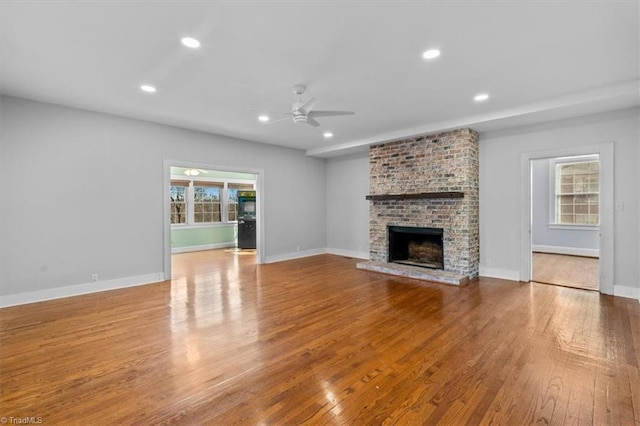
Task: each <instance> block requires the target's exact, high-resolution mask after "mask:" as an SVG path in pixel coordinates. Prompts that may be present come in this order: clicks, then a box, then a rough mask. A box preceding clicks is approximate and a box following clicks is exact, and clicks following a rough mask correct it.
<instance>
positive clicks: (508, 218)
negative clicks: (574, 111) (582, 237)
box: [480, 109, 640, 289]
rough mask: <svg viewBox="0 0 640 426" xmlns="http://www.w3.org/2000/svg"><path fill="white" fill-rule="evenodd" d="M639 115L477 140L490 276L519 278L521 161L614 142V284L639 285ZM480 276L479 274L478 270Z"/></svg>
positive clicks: (483, 242) (619, 114) (484, 253)
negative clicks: (619, 205) (616, 206)
mask: <svg viewBox="0 0 640 426" xmlns="http://www.w3.org/2000/svg"><path fill="white" fill-rule="evenodd" d="M638 126H639V123H638V110H637V109H626V110H621V111H615V112H612V113H605V114H598V115H591V116H584V117H580V118H576V119H569V120H562V121H555V122H548V123H544V124H540V125H535V126H528V127H519V128H514V129H508V130H504V131H497V132H491V133H486V134H481V135H480V261H481V265H483V266H484V267H485V268H488V267H491V268H492V269H493V271H492V272H494V273H496V272H497V273H498V274H503V275H511V274H515V275H516V276H518V274H519V265H520V262H521V259H520V221H521V217H522V216H521V212H520V156H521V154H522V153H527V152H535V151H548V150H554V149H559V148H566V147H572V146H580V145H590V144H597V143H601V142H609V141H612V142H614V150H615V156H614V163H615V176H614V179H615V194H614V197H615V201H616V202H623V203H624V205H625V207H624V210H623V211H616V212H615V217H614V227H615V235H614V238H615V247H614V251H615V265H614V274H615V277H614V284H615V285H616V286H625V287H631V288H635V289H637V288H638V287H640V283H639V282H638V276H639V273H640V271H639V268H638V263H637V259H638V250H639V248H638V239H639V229H638V216H639V211H638V196H639V191H638V185H637V182H638V162H637V160H638V145H639V143H638V141H639V138H640V130H639V128H638ZM480 274H481V275H482V274H483V271H482V268H481V270H480Z"/></svg>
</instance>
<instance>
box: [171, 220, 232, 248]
mask: <svg viewBox="0 0 640 426" xmlns="http://www.w3.org/2000/svg"><path fill="white" fill-rule="evenodd" d="M235 240H236V225H234V224H231V225H229V226H216V227H211V228H177V229H176V228H173V229H171V248H179V247H190V246H200V245H205V244H219V243H233V242H235Z"/></svg>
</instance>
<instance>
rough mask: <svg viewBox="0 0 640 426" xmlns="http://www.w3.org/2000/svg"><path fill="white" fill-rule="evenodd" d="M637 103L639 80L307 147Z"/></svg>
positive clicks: (356, 144) (351, 147)
mask: <svg viewBox="0 0 640 426" xmlns="http://www.w3.org/2000/svg"><path fill="white" fill-rule="evenodd" d="M638 105H640V80H634V81H630V82H627V83H622V84H618V85H613V86H607V87H603V88H599V89H595V90H590V91H586V92H582V93H577V94H571V95H567V96H562V97H557V98H553V99H547V100H544V101H541V102H535V103H531V104H528V105H523V106H519V107H516V108H509V109H504V110H500V111H494V112H490V113H486V114H479V115H473V116H468V117H461V118H458V119H454V120H446V121H441V122H436V123H430V124H427V125H425V126H419V127H412V128H408V129H403V130H398V131H394V132H389V133H384V134H381V135H376V136H373V137H369V138H364V139H357V140H354V141H350V142H346V143H341V144H336V145H331V146H325V147H320V148H313V149H309V150H307V151H306V154H307V155H308V156H312V157H325V158H330V157H337V156H341V155H347V154H351V153H354V152H359V151H363V150H365V149H366V148H368V147H369V146H370V145H373V144H378V143H384V142H390V141H394V140H398V139H405V138H410V137H414V136H418V135H425V134H433V133H438V132H443V131H447V130H452V129H458V128H461V127H471V128H473V129H474V130H476V131H489V130H498V129H501V128H508V127H515V126H520V125H525V124H534V123H539V122H542V121H548V120H558V119H563V118H570V117H577V116H580V115H587V114H595V113H598V112H605V111H613V110H616V109H622V108H629V107H633V106H638Z"/></svg>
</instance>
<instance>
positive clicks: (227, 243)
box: [163, 160, 265, 279]
mask: <svg viewBox="0 0 640 426" xmlns="http://www.w3.org/2000/svg"><path fill="white" fill-rule="evenodd" d="M163 165H164V173H163V188H164V206H163V211H164V276H165V279H170V278H171V269H172V268H171V262H172V254H174V253H186V252H193V251H203V250H212V249H224V250H227V251H228V252H229V253H231V254H235V252H236V251H237V238H238V196H239V194H240V193H241V192H242V191H255V207H254V210H255V226H254V229H255V249H254V250H251V251H252V253H251V255H253V256H255V261H256V263H263V256H264V244H265V240H264V222H263V212H264V200H263V197H262V193H261V188H262V180H263V174H264V173H263V171H262V170H258V169H246V168H241V167H237V168H235V167H228V166H217V165H211V164H204V163H194V162H181V161H171V160H164V162H163ZM243 254H246V253H243Z"/></svg>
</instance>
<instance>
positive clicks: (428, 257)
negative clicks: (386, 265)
mask: <svg viewBox="0 0 640 426" xmlns="http://www.w3.org/2000/svg"><path fill="white" fill-rule="evenodd" d="M388 228H389V262H394V263H402V264H405V265H413V266H422V267H425V268H434V269H444V244H443V239H442V237H443V229H442V228H421V227H412V226H389V227H388Z"/></svg>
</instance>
